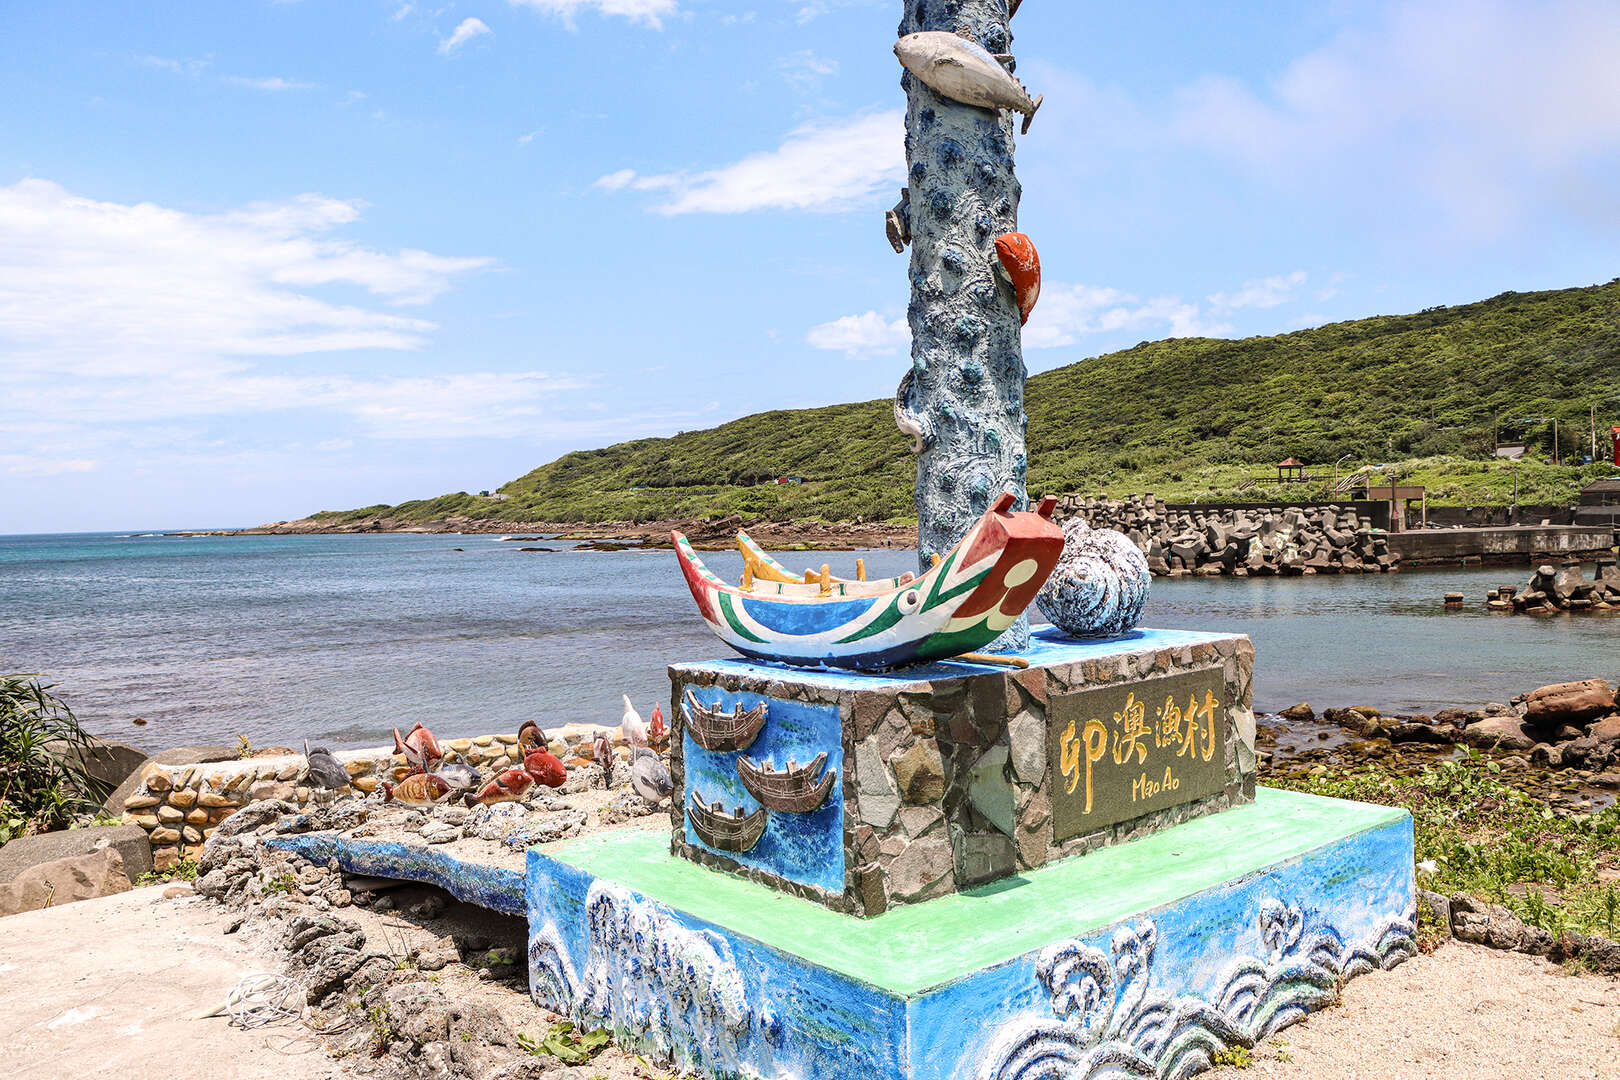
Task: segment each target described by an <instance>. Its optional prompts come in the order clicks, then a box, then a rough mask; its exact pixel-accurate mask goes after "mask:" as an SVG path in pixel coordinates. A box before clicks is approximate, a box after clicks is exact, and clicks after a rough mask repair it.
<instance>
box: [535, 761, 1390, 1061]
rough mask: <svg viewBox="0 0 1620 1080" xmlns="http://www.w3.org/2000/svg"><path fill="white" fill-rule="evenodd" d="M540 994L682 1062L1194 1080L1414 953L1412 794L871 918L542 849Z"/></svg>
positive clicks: (1114, 858)
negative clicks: (1343, 988) (1349, 983)
mask: <svg viewBox="0 0 1620 1080" xmlns="http://www.w3.org/2000/svg"><path fill="white" fill-rule="evenodd" d="M528 860H529V861H528V875H527V907H528V913H529V926H530V949H529V962H530V989H531V993H532V994H533V996H534V998H535V1000H536V1001H537V1002H538V1003H540V1004H541V1005H543V1006H545V1007H547V1008H550V1009H553V1010H555V1011H557V1012H560V1013H563V1014H565V1015H568V1016H571V1017H572V1018H573V1019H575V1020H576V1021H577V1022H579V1023H581V1024H582V1025H585V1026H587V1027H593V1028H594V1027H607V1028H610V1029H612V1030H613V1032H614V1034H615V1037H616V1038H617V1039H618V1040H619V1041H620V1042H622V1043H624V1044H626V1045H633V1046H638V1047H641V1048H643V1049H645V1050H647V1051H651V1052H653V1053H656V1054H659V1055H661V1056H665V1057H668V1058H670V1059H673V1061H674V1062H675V1063H676V1066H677V1067H678V1068H679V1069H680V1070H681V1071H683V1072H692V1073H698V1074H701V1075H703V1076H707V1077H711V1078H715V1080H722V1078H732V1077H771V1078H783V1080H786V1078H797V1077H804V1078H808V1077H815V1078H817V1080H846V1078H847V1080H890V1078H893V1080H902V1078H904V1080H970V1078H971V1080H1037V1078H1049V1077H1064V1078H1071V1077H1072V1078H1075V1080H1081V1078H1089V1077H1102V1076H1109V1077H1181V1076H1186V1075H1190V1074H1191V1073H1193V1072H1196V1071H1198V1070H1199V1069H1201V1068H1203V1067H1205V1066H1207V1065H1208V1064H1209V1061H1210V1058H1211V1057H1212V1055H1213V1054H1215V1053H1216V1052H1218V1051H1219V1050H1220V1049H1222V1048H1224V1047H1227V1046H1232V1045H1242V1046H1251V1045H1253V1044H1254V1043H1255V1042H1257V1041H1258V1040H1260V1039H1263V1038H1265V1037H1266V1036H1267V1035H1269V1034H1270V1033H1271V1032H1273V1031H1275V1030H1277V1029H1278V1028H1281V1027H1283V1026H1286V1025H1287V1024H1290V1023H1293V1022H1294V1021H1296V1020H1298V1019H1300V1018H1301V1017H1303V1016H1304V1015H1305V1013H1306V1012H1308V1011H1309V1010H1311V1009H1314V1008H1318V1007H1321V1006H1323V1005H1326V1004H1330V1003H1332V1002H1333V1001H1335V1000H1336V999H1337V996H1338V991H1339V987H1340V985H1341V983H1342V981H1343V980H1344V979H1345V978H1347V977H1350V976H1353V975H1356V974H1359V973H1360V972H1363V971H1368V970H1371V969H1373V968H1375V967H1389V966H1392V965H1393V964H1395V963H1398V962H1399V961H1401V960H1403V959H1405V958H1406V957H1407V956H1409V955H1411V953H1412V950H1413V936H1414V932H1415V927H1414V924H1413V921H1412V912H1413V889H1414V885H1413V879H1412V873H1413V871H1412V826H1411V819H1410V818H1409V817H1408V816H1407V814H1406V812H1405V811H1403V810H1397V809H1391V808H1388V807H1382V806H1368V805H1363V804H1358V803H1347V802H1341V801H1338V800H1333V799H1323V798H1318V797H1314V796H1309V795H1302V794H1299V793H1294V792H1283V791H1274V790H1270V789H1264V788H1262V789H1260V791H1259V793H1258V796H1257V798H1256V801H1255V802H1254V803H1251V804H1249V805H1246V806H1240V807H1236V808H1234V809H1231V810H1227V811H1225V812H1223V813H1220V814H1216V815H1212V816H1209V817H1203V818H1199V819H1196V820H1193V821H1189V822H1186V823H1184V824H1181V825H1177V826H1174V827H1172V828H1168V829H1165V830H1163V831H1160V832H1157V833H1154V834H1152V835H1150V836H1146V837H1143V838H1141V839H1138V840H1134V841H1130V842H1128V843H1124V844H1120V845H1117V846H1114V847H1108V848H1103V849H1101V850H1098V851H1095V852H1092V853H1090V854H1087V855H1083V856H1080V857H1078V858H1074V859H1070V860H1068V861H1065V862H1062V863H1059V864H1057V865H1053V866H1048V867H1045V868H1043V869H1039V870H1032V871H1029V872H1027V873H1024V874H1020V875H1016V876H1013V877H1010V878H1006V879H1003V880H1001V881H998V882H996V883H994V884H992V885H988V886H983V887H980V888H977V889H973V890H968V891H964V892H960V893H956V894H954V895H950V896H946V897H942V898H940V899H938V900H933V901H930V902H928V903H924V904H917V905H913V906H908V907H902V908H897V909H894V910H891V911H889V912H887V913H885V914H883V915H881V916H878V917H876V918H868V919H857V918H852V917H850V916H847V915H844V914H841V913H838V912H834V911H831V910H829V909H827V908H825V907H823V906H821V905H820V904H817V903H814V902H811V901H808V900H803V899H799V898H797V897H793V896H788V895H785V894H783V893H781V892H778V891H776V890H774V889H771V888H768V887H765V886H762V885H759V884H756V883H753V882H749V881H746V880H743V879H740V878H736V877H730V876H726V875H719V874H715V873H712V872H710V871H707V870H705V869H703V868H702V867H699V866H696V865H693V864H692V863H690V862H687V861H686V860H683V859H678V858H674V857H672V856H671V855H670V853H669V850H668V844H667V842H666V841H664V840H663V839H662V838H660V837H658V836H656V835H653V834H649V833H645V832H615V833H602V834H596V835H593V836H588V837H582V838H580V839H578V840H572V841H566V842H563V843H561V844H556V845H551V846H550V847H548V848H547V849H545V850H541V849H531V850H530V852H529V855H528Z"/></svg>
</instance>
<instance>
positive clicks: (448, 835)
mask: <svg viewBox="0 0 1620 1080" xmlns="http://www.w3.org/2000/svg"><path fill="white" fill-rule="evenodd" d="M422 839H423V840H426V841H427V842H428V843H430V844H448V843H451V842H452V841H455V840H460V839H461V830H460V829H458V828H456V826H454V825H451V824H449V823H448V822H444V821H430V822H428V823H427V824H426V825H424V826H422Z"/></svg>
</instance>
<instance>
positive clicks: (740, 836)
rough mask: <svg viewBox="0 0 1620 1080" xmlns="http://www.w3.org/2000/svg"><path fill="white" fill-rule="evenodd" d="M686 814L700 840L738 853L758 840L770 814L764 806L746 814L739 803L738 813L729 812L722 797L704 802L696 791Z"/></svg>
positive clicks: (747, 848)
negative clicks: (721, 803)
mask: <svg viewBox="0 0 1620 1080" xmlns="http://www.w3.org/2000/svg"><path fill="white" fill-rule="evenodd" d="M686 816H687V819H688V820H689V821H691V822H692V828H693V829H695V830H696V831H697V834H698V839H699V840H702V841H703V842H704V843H705V844H708V845H709V846H710V847H712V848H714V849H715V850H716V851H729V852H732V853H733V854H737V855H741V854H742V853H743V852H745V851H748V850H750V849H751V848H753V846H754V845H755V844H757V843H759V838H760V837H761V836H764V835H765V823H766V820H767V818H768V817H769V815H768V813H767V812H766V811H765V809H764V808H763V807H762V808H760V809H758V810H755V811H754V812H753V813H752V814H744V813H743V809H742V807H740V806H739V807H737V810H736V812H735V813H731V814H728V813H726V808H725V807H724V806H722V805H720V800H719V799H716V800H714V802H712V803H705V802H704V801H703V796H701V795H699V794H698V793H697V792H695V791H694V792H692V801H691V802H690V803H688V804H687V806H686Z"/></svg>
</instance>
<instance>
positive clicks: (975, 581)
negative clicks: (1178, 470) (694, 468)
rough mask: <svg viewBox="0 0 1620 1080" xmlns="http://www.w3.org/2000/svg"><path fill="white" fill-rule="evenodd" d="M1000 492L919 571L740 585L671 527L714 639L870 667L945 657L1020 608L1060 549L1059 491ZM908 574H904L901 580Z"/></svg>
mask: <svg viewBox="0 0 1620 1080" xmlns="http://www.w3.org/2000/svg"><path fill="white" fill-rule="evenodd" d="M1013 502H1014V499H1013V496H1012V495H1010V494H1004V495H1002V496H1001V497H1000V498H999V499H997V500H996V502H995V505H993V506H991V508H990V509H989V510H987V511H986V512H985V514H984V516H983V517H981V518H980V519H979V520H978V521H977V522H975V523H974V525H973V527H972V528H971V529H969V530H968V534H967V535H966V536H965V537H963V538H962V540H961V541H960V542H959V543H958V544H957V545H956V546H955V547H953V548H951V550H950V551H949V552H948V553H947V554H946V555H945V556H944V557H943V558H941V559H940V560H939V561H938V562H936V563H935V564H934V566H933V567H932V568H931V569H930V570H929V571H928V572H927V573H925V574H923V575H922V576H920V577H917V578H915V579H910V575H902V576H901V577H898V578H884V579H881V580H876V581H846V580H841V579H839V580H834V579H832V578H830V577H829V576H827V575H825V574H824V575H822V576H821V577H820V579H819V580H817V581H812V582H802V583H801V582H792V581H772V580H768V579H767V580H762V579H761V578H759V577H757V576H753V575H750V574H749V573H748V572H747V571H746V570H745V572H744V578H745V584H746V585H747V586H748V587H747V588H744V587H742V586H740V585H730V584H727V583H726V582H724V581H722V580H721V579H720V578H719V577H718V576H717V575H715V574H714V572H713V571H711V570H710V569H709V568H708V567H706V566H704V565H703V560H701V559H699V558H698V556H697V552H696V551H694V550H693V549H692V545H691V544H690V543H689V542H688V541H687V539H686V537H685V536H684V535H682V534H681V533H679V532H674V533H671V534H670V536H671V539H673V540H674V542H675V553H676V556H677V557H678V558H679V559H680V563H681V571H682V573H684V574H685V575H686V584H687V586H688V587H689V588H690V589H691V590H692V598H693V599H694V600H696V601H697V606H698V611H699V612H700V613H701V614H702V615H703V619H704V621H705V622H707V623H708V624H709V628H710V629H712V630H713V631H714V632H715V634H716V635H718V636H719V638H720V639H721V640H722V641H724V642H725V643H726V644H728V645H730V646H731V647H732V648H733V649H736V650H737V651H738V652H740V653H742V654H743V655H744V656H749V657H752V658H754V659H757V660H768V661H776V662H780V663H785V664H792V665H794V666H797V667H833V668H853V669H856V670H861V671H878V670H883V669H886V668H894V667H903V666H905V665H908V664H920V663H928V662H929V661H933V660H945V659H949V658H950V657H952V656H960V655H961V654H963V653H970V652H974V651H976V650H978V649H982V648H983V647H984V646H986V645H988V644H989V643H990V642H992V641H994V640H995V639H996V637H997V636H999V635H1000V634H1001V633H1002V631H1004V630H1006V629H1007V627H1009V626H1011V625H1012V624H1013V622H1014V621H1015V620H1016V619H1017V618H1018V617H1019V616H1020V615H1022V614H1023V613H1024V609H1025V608H1027V607H1028V606H1029V605H1030V602H1031V601H1033V600H1034V599H1035V594H1036V593H1038V592H1039V591H1040V589H1041V586H1042V585H1044V584H1045V583H1046V579H1047V577H1048V576H1049V575H1050V574H1051V573H1052V569H1053V568H1054V567H1055V566H1056V565H1057V561H1058V559H1059V557H1060V556H1061V555H1062V554H1063V530H1062V529H1060V528H1058V526H1057V525H1056V523H1054V522H1053V521H1052V511H1053V509H1054V508H1055V507H1056V505H1057V499H1056V498H1054V497H1052V496H1048V497H1047V498H1046V499H1044V500H1043V501H1042V502H1041V505H1040V507H1039V508H1038V509H1037V510H1036V511H1034V512H1029V511H1017V512H1015V511H1014V510H1013V509H1012V505H1013ZM908 579H909V580H908Z"/></svg>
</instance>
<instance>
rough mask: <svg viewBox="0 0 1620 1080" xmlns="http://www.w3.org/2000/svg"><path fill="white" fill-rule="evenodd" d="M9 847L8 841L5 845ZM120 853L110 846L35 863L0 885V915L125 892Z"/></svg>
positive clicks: (127, 881) (127, 883)
mask: <svg viewBox="0 0 1620 1080" xmlns="http://www.w3.org/2000/svg"><path fill="white" fill-rule="evenodd" d="M6 846H7V847H10V845H9V844H8V845H6ZM130 884H131V883H130V878H129V874H128V872H127V871H126V870H125V868H124V857H123V856H122V855H120V854H119V853H118V849H116V848H113V847H110V846H109V847H103V848H101V849H99V850H97V851H94V852H90V853H88V854H84V855H75V856H69V857H67V858H61V859H53V860H52V861H50V862H45V863H38V864H36V865H34V866H30V867H28V868H27V869H25V870H23V871H22V872H21V873H19V874H18V875H17V876H16V877H15V878H13V879H12V880H10V881H9V882H7V883H5V884H4V885H0V916H3V915H16V914H18V913H20V912H24V911H38V910H40V909H41V908H45V907H60V906H61V905H63V904H71V903H74V902H76V901H79V900H94V899H95V898H96V897H99V896H113V895H115V894H117V893H121V892H128V891H129V889H130Z"/></svg>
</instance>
